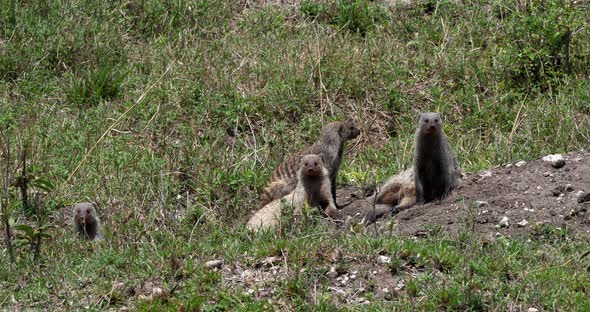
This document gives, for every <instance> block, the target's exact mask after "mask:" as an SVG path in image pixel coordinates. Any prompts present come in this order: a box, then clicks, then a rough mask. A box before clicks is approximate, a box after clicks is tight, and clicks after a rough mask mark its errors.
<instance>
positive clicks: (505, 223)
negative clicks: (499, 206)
mask: <svg viewBox="0 0 590 312" xmlns="http://www.w3.org/2000/svg"><path fill="white" fill-rule="evenodd" d="M509 221H510V219H508V217H507V216H504V217H503V218H502V220H500V223H498V225H499V226H500V227H501V228H507V227H509V226H510V223H509Z"/></svg>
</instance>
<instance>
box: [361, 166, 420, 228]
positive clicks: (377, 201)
mask: <svg viewBox="0 0 590 312" xmlns="http://www.w3.org/2000/svg"><path fill="white" fill-rule="evenodd" d="M367 201H368V202H369V203H370V204H374V206H373V207H372V208H370V210H369V211H368V212H367V214H366V216H365V217H364V219H363V222H362V223H363V224H365V225H366V224H370V223H373V222H374V221H375V220H376V219H378V218H380V217H382V216H384V215H386V214H388V213H389V212H399V211H401V210H404V209H407V208H410V207H411V206H413V205H414V204H415V203H416V185H415V183H414V168H410V169H406V170H404V171H402V172H400V173H398V174H396V175H394V176H392V177H391V178H389V179H388V180H387V181H386V182H385V183H384V184H383V185H382V186H381V187H379V188H378V189H377V192H376V194H375V195H373V196H370V197H368V198H367Z"/></svg>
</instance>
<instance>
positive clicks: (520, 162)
mask: <svg viewBox="0 0 590 312" xmlns="http://www.w3.org/2000/svg"><path fill="white" fill-rule="evenodd" d="M514 165H515V166H516V167H518V168H520V167H522V166H524V165H526V161H524V160H521V161H519V162H517V163H515V164H514Z"/></svg>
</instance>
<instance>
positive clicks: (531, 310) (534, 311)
mask: <svg viewBox="0 0 590 312" xmlns="http://www.w3.org/2000/svg"><path fill="white" fill-rule="evenodd" d="M527 312H539V309H535V308H529V309H528V310H527Z"/></svg>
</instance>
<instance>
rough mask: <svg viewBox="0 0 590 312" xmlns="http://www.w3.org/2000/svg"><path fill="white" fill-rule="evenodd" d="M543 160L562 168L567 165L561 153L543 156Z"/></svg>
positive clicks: (554, 166)
mask: <svg viewBox="0 0 590 312" xmlns="http://www.w3.org/2000/svg"><path fill="white" fill-rule="evenodd" d="M543 161H545V162H548V163H549V164H551V166H552V167H553V168H561V167H563V166H565V158H563V155H561V154H550V155H547V156H545V157H543Z"/></svg>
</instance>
